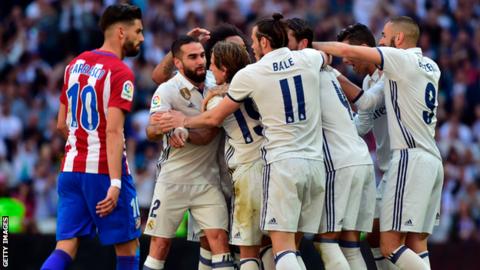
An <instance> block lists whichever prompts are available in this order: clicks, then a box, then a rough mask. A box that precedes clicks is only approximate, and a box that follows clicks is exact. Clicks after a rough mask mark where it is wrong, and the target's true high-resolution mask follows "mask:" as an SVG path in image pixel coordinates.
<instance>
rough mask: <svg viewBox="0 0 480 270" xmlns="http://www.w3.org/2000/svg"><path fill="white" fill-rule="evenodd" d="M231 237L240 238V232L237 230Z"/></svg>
mask: <svg viewBox="0 0 480 270" xmlns="http://www.w3.org/2000/svg"><path fill="white" fill-rule="evenodd" d="M233 238H237V239H238V238H242V237H241V236H240V232H237V233H236V234H235V235H234V236H233Z"/></svg>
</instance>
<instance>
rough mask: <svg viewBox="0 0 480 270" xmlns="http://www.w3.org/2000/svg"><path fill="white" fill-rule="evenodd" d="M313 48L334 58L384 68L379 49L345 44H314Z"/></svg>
mask: <svg viewBox="0 0 480 270" xmlns="http://www.w3.org/2000/svg"><path fill="white" fill-rule="evenodd" d="M313 48H315V49H317V50H321V51H323V52H325V53H327V54H331V55H334V56H338V57H348V58H353V59H358V60H363V61H367V62H370V63H374V64H375V65H380V66H383V57H382V54H381V52H380V50H379V49H377V48H371V47H366V46H356V45H349V44H345V43H343V42H313Z"/></svg>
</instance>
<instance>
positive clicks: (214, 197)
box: [189, 184, 234, 270]
mask: <svg viewBox="0 0 480 270" xmlns="http://www.w3.org/2000/svg"><path fill="white" fill-rule="evenodd" d="M189 198H191V205H190V212H191V214H192V216H193V217H194V219H195V220H196V221H197V222H198V224H199V225H200V227H201V228H202V230H203V232H204V233H205V236H206V237H207V239H208V244H209V245H210V250H211V252H212V269H222V270H226V269H232V270H233V267H234V262H233V257H232V255H231V254H230V247H229V245H228V235H227V228H228V214H227V206H226V203H225V198H224V196H223V193H222V191H221V190H220V188H219V187H218V186H214V185H210V184H205V185H195V186H192V187H191V190H190V194H189Z"/></svg>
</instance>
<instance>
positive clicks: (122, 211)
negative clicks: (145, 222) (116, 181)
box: [57, 172, 141, 245]
mask: <svg viewBox="0 0 480 270" xmlns="http://www.w3.org/2000/svg"><path fill="white" fill-rule="evenodd" d="M109 187H110V177H109V176H108V175H106V174H91V173H77V172H62V173H60V175H59V176H58V197H59V200H58V217H57V241H59V240H66V239H71V238H75V237H82V236H87V237H94V236H95V235H96V234H97V232H98V236H99V238H100V242H101V243H102V244H103V245H113V244H119V243H124V242H127V241H130V240H133V239H136V238H138V237H139V236H140V233H141V232H140V211H139V208H138V200H137V193H136V191H135V185H134V183H133V179H132V177H131V176H130V175H123V176H122V189H121V191H120V196H119V197H118V203H117V207H116V208H115V209H114V210H113V212H111V213H110V214H109V215H107V216H105V217H103V218H101V217H100V216H99V215H97V213H96V209H95V208H96V205H97V203H98V202H100V201H102V200H103V199H105V196H106V194H107V190H108V188H109Z"/></svg>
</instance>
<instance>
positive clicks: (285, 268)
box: [275, 250, 302, 270]
mask: <svg viewBox="0 0 480 270" xmlns="http://www.w3.org/2000/svg"><path fill="white" fill-rule="evenodd" d="M275 266H276V269H277V270H302V268H301V267H300V265H299V264H298V260H297V254H296V251H294V250H284V251H280V252H278V253H277V254H276V255H275Z"/></svg>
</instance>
